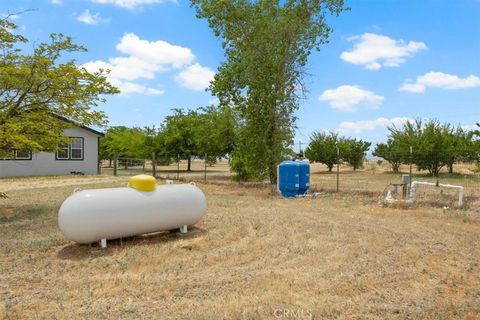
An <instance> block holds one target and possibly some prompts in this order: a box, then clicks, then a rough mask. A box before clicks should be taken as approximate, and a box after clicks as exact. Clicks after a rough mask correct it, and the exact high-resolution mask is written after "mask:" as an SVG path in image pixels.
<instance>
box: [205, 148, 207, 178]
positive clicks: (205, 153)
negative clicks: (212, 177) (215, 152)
mask: <svg viewBox="0 0 480 320" xmlns="http://www.w3.org/2000/svg"><path fill="white" fill-rule="evenodd" d="M204 162H205V177H204V180H205V183H207V154H206V153H205V161H204Z"/></svg>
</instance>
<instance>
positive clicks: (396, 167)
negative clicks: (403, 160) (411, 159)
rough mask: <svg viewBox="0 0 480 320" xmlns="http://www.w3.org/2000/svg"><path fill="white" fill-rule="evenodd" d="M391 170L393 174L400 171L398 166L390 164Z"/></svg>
mask: <svg viewBox="0 0 480 320" xmlns="http://www.w3.org/2000/svg"><path fill="white" fill-rule="evenodd" d="M392 170H393V172H395V173H397V172H398V171H399V170H400V164H398V163H392Z"/></svg>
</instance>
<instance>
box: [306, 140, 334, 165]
mask: <svg viewBox="0 0 480 320" xmlns="http://www.w3.org/2000/svg"><path fill="white" fill-rule="evenodd" d="M338 142H339V137H338V134H337V133H334V132H330V133H325V132H321V131H318V132H314V133H313V134H312V136H311V137H310V144H309V145H308V147H307V149H306V150H305V156H306V157H307V158H308V159H309V160H310V161H315V162H320V163H323V164H325V165H326V166H327V168H328V171H332V169H333V167H334V166H335V164H336V163H337V162H338V161H339V159H338V158H339V157H338V156H337V147H338Z"/></svg>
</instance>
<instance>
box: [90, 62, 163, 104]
mask: <svg viewBox="0 0 480 320" xmlns="http://www.w3.org/2000/svg"><path fill="white" fill-rule="evenodd" d="M112 60H114V61H115V62H118V60H115V58H114V59H110V61H112ZM82 67H84V68H85V69H87V70H88V71H89V72H95V71H98V70H100V69H103V70H110V73H109V74H108V75H107V79H108V81H110V82H111V83H112V84H113V85H114V86H116V87H117V88H118V89H119V90H120V92H121V94H125V95H128V94H133V93H136V94H145V95H161V94H164V93H165V92H164V91H163V90H160V89H155V88H149V87H146V86H143V85H141V84H138V83H135V82H131V81H127V80H134V79H138V78H142V75H141V74H140V71H139V70H136V69H134V68H133V69H132V70H131V72H125V70H126V69H127V68H126V66H124V65H122V64H110V63H107V62H104V61H101V60H97V61H91V62H87V63H85V64H83V65H82ZM132 71H133V72H132Z"/></svg>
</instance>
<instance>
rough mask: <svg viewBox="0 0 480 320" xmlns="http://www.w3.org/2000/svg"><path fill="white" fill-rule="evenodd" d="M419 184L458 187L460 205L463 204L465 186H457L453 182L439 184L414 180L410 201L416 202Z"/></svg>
mask: <svg viewBox="0 0 480 320" xmlns="http://www.w3.org/2000/svg"><path fill="white" fill-rule="evenodd" d="M417 185H423V186H433V187H441V188H449V189H458V206H459V207H462V206H463V194H464V190H465V188H464V187H463V186H456V185H452V184H439V185H438V186H437V184H435V183H433V182H425V181H413V182H412V188H411V189H410V196H409V199H408V202H410V203H415V202H416V201H417Z"/></svg>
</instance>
